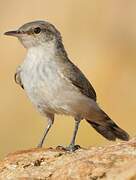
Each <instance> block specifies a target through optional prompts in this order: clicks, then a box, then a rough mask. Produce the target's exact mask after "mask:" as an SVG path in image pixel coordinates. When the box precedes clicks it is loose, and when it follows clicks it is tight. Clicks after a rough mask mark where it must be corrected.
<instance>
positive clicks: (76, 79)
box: [64, 61, 96, 101]
mask: <svg viewBox="0 0 136 180" xmlns="http://www.w3.org/2000/svg"><path fill="white" fill-rule="evenodd" d="M68 64H69V65H68V68H67V70H66V71H65V72H64V75H66V77H68V78H69V80H71V82H72V84H73V85H75V86H76V87H77V88H78V89H79V90H80V92H81V93H82V94H84V95H86V96H87V97H89V98H91V99H93V100H94V101H96V92H95V90H94V88H93V86H92V85H91V84H90V82H89V81H88V80H87V78H86V77H85V75H84V74H83V73H82V72H81V71H80V69H79V68H78V67H77V66H75V65H74V64H73V63H72V62H71V61H69V63H68Z"/></svg>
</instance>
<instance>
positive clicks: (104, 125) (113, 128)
mask: <svg viewBox="0 0 136 180" xmlns="http://www.w3.org/2000/svg"><path fill="white" fill-rule="evenodd" d="M87 122H88V123H89V124H91V126H92V127H93V128H94V129H95V130H96V131H97V132H98V133H100V134H101V135H103V136H104V137H105V138H107V139H108V140H111V141H115V140H116V138H118V139H121V140H124V141H128V140H129V135H128V133H127V132H125V131H124V130H123V129H121V128H120V127H119V126H118V125H117V124H115V123H114V122H113V121H112V120H111V119H110V118H109V117H108V116H106V119H104V120H101V123H99V122H94V121H90V120H87Z"/></svg>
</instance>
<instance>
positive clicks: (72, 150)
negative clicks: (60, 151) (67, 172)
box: [65, 144, 80, 152]
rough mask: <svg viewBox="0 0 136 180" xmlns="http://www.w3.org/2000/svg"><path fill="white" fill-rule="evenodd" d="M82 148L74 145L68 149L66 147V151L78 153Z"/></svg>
mask: <svg viewBox="0 0 136 180" xmlns="http://www.w3.org/2000/svg"><path fill="white" fill-rule="evenodd" d="M79 148H80V146H79V145H74V144H70V145H69V146H68V147H66V148H65V149H66V151H69V152H74V151H76V150H77V149H79Z"/></svg>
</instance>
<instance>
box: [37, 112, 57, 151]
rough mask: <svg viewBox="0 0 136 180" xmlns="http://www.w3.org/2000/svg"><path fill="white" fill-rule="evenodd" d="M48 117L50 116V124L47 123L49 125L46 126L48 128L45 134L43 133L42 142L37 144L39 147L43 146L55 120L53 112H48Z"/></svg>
mask: <svg viewBox="0 0 136 180" xmlns="http://www.w3.org/2000/svg"><path fill="white" fill-rule="evenodd" d="M47 117H48V125H47V127H46V129H45V131H44V134H43V137H42V139H41V141H40V143H39V144H38V146H37V147H38V148H41V147H42V145H43V143H44V140H45V138H46V136H47V134H48V132H49V130H50V128H51V127H52V125H53V122H54V115H53V114H48V115H47Z"/></svg>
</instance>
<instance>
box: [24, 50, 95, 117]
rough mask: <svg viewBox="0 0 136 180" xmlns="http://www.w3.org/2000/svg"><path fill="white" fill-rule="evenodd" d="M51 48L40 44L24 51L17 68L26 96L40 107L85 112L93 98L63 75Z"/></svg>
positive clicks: (44, 109) (56, 111)
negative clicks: (19, 69)
mask: <svg viewBox="0 0 136 180" xmlns="http://www.w3.org/2000/svg"><path fill="white" fill-rule="evenodd" d="M53 52H54V51H53ZM53 52H50V49H49V50H48V51H45V50H43V49H41V48H40V49H38V48H32V49H30V50H29V51H28V54H27V57H26V59H25V61H24V63H23V64H22V71H21V80H22V83H23V85H24V89H25V90H26V93H27V95H28V97H29V98H30V100H31V101H32V103H33V104H34V105H35V106H36V107H40V111H41V110H42V111H49V112H51V113H59V114H60V113H61V114H68V115H72V116H75V115H76V114H79V113H81V112H82V113H83V114H85V113H86V112H89V109H90V106H92V105H93V104H94V102H91V101H92V100H91V99H89V98H87V97H86V96H84V95H82V94H81V93H80V91H79V90H78V89H77V88H76V87H75V86H73V85H72V83H71V82H70V81H69V80H68V79H67V78H66V77H64V76H63V74H62V73H61V72H60V64H58V63H57V60H56V59H54V58H57V57H55V55H54V54H53Z"/></svg>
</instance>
